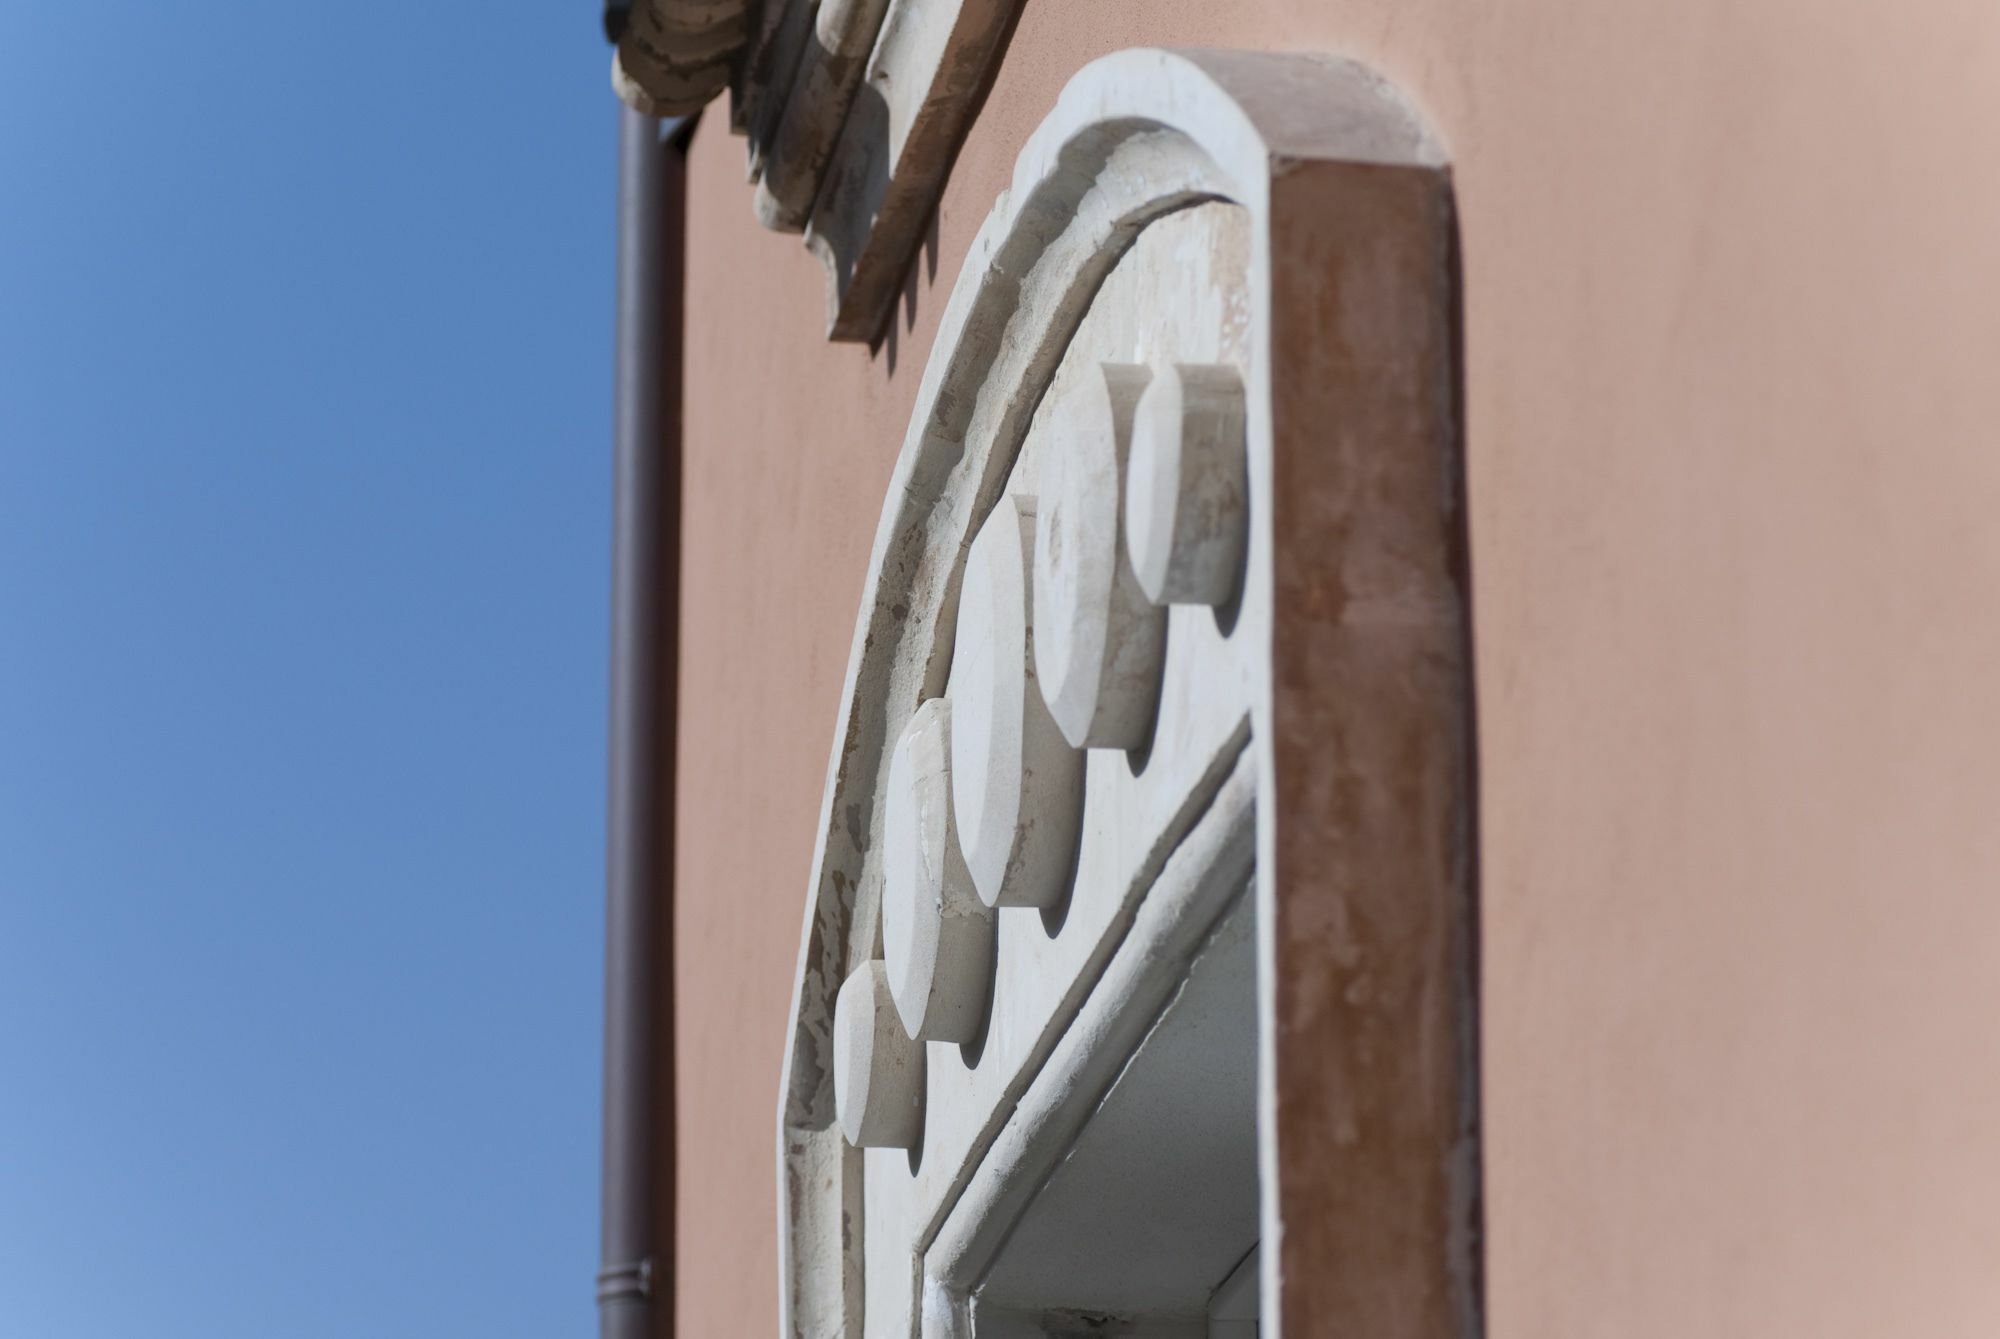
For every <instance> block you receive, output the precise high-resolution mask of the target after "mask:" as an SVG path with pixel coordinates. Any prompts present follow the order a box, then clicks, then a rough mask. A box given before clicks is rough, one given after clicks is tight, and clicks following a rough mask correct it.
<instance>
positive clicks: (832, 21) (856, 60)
mask: <svg viewBox="0 0 2000 1339" xmlns="http://www.w3.org/2000/svg"><path fill="white" fill-rule="evenodd" d="M1020 4H1021V0H820V2H819V3H813V2H812V0H769V3H767V4H764V5H761V6H759V7H758V10H757V21H756V23H755V24H754V25H753V24H752V22H751V15H750V4H749V0H637V3H635V4H634V5H633V8H632V14H631V18H630V20H629V21H628V24H627V27H626V30H625V33H624V34H623V36H622V37H621V38H620V40H619V44H618V52H617V55H616V57H615V58H614V60H613V62H612V85H613V87H614V88H616V89H617V91H618V95H619V97H621V98H623V99H624V100H625V101H626V102H627V103H629V104H630V105H631V106H633V107H635V108H637V109H638V110H640V111H643V112H646V113H648V114H650V115H654V116H686V115H691V114H692V113H694V112H696V111H699V110H700V109H701V108H702V106H703V105H705V104H706V103H707V102H708V101H709V100H710V99H711V98H713V97H714V96H715V95H716V94H718V93H720V92H721V91H722V90H723V89H724V88H731V89H732V90H733V98H732V101H733V104H734V105H733V107H732V109H731V113H730V125H731V126H732V127H733V128H734V129H736V130H737V131H739V132H741V133H743V134H745V135H747V136H748V138H749V140H750V164H751V175H752V176H753V178H755V180H756V183H757V185H756V197H755V204H754V209H755V213H756V216H757V219H758V221H759V222H761V223H762V224H763V225H764V226H765V227H767V228H773V229H777V230H779V231H782V232H800V231H803V232H805V233H806V235H807V236H806V240H807V244H808V245H809V246H810V247H811V248H812V250H813V252H814V254H815V255H817V256H819V258H820V259H821V261H822V262H823V263H824V264H825V266H826V274H827V333H828V335H829V337H831V338H833V339H840V340H856V341H866V340H872V339H874V338H876V337H877V336H878V335H880V334H881V332H882V329H883V326H884V324H885V322H886V320H887V317H888V313H889V309H890V307H891V305H892V303H893V302H894V299H895V295H896V291H897V290H898V288H900V287H901V285H902V282H903V279H904V276H905V275H906V274H907V273H908V271H909V268H910V265H911V262H912V261H913V260H914V259H915V258H916V254H917V247H918V244H919V242H920V240H921V233H922V229H923V225H924V221H925V220H926V219H927V218H929V217H930V215H931V211H932V210H933V209H934V208H935V207H936V204H937V196H938V192H939V191H940V190H942V189H943V185H944V178H945V174H946V172H947V171H948V169H949V167H950V164H951V159H952V155H953V154H954V153H955V152H956V151H957V149H958V145H959V142H960V140H961V139H962V138H963V137H964V134H965V129H966V127H967V125H968V124H969V123H970V121H971V118H972V114H973V111H974V109H975V105H976V103H977V99H978V92H979V89H980V87H981V85H982V83H983V82H984V80H985V78H986V75H987V71H988V69H989V68H990V66H991V64H992V62H993V61H994V60H995V59H996V58H997V56H998V54H999V50H1000V46H1001V42H1002V39H1003V38H1004V36H1005V34H1006V32H1007V28H1008V25H1009V24H1010V23H1011V22H1012V21H1013V18H1014V15H1015V13H1016V12H1017V11H1018V10H1019V8H1020Z"/></svg>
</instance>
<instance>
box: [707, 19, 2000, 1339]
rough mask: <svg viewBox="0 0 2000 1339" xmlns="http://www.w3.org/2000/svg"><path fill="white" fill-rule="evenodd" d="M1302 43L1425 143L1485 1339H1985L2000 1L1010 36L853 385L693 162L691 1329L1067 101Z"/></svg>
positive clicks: (1152, 25) (721, 1254)
mask: <svg viewBox="0 0 2000 1339" xmlns="http://www.w3.org/2000/svg"><path fill="white" fill-rule="evenodd" d="M1132 45H1217V46H1240V47H1263V48H1273V49H1295V50H1329V51H1339V52H1343V53H1347V54H1351V55H1355V56H1358V57H1360V58H1362V59H1365V60H1368V61H1370V62H1372V63H1373V64H1375V65H1376V66H1377V67H1378V68H1379V69H1381V70H1382V71H1383V72H1385V73H1386V74H1387V75H1389V76H1390V77H1391V78H1392V79H1394V80H1396V81H1398V82H1399V83H1400V84H1401V85H1402V86H1403V87H1404V88H1405V89H1407V90H1409V91H1410V92H1411V93H1412V94H1413V95H1414V96H1415V98H1416V99H1417V101H1418V102H1419V103H1420V104H1421V105H1422V106H1423V108H1424V110H1425V112H1426V114H1427V115H1429V116H1430V117H1431V118H1432V120H1433V122H1434V124H1435V125H1436V127H1437V128H1438V130H1439V132H1440V134H1441V135H1442V137H1443V138H1444V139H1445V141H1446V142H1447V143H1448V144H1449V146H1450V150H1451V154H1452V158H1453V162H1454V165H1455V171H1456V175H1457V182H1458V187H1459V204H1460V210H1461V223H1462V228H1463V240H1464V268H1465V321H1466V325H1465V350H1466V392H1467V432H1468V452H1469V458H1470V472H1471V490H1472V523H1473V528H1474V536H1473V553H1474V572H1475V581H1476V585H1477V599H1478V605H1477V639H1478V646H1477V673H1478V685H1479V693H1480V713H1481V718H1480V727H1481V784H1482V787H1483V805H1484V810H1483V812H1484V819H1483V822H1484V833H1483V836H1484V857H1483V879H1484V888H1483V896H1484V913H1485V925H1484V933H1485V946H1484V950H1485V951H1484V958H1483V973H1484V981H1483V990H1484V1044H1485V1058H1486V1089H1485V1113H1486V1130H1487V1144H1486V1151H1487V1187H1488V1195H1489V1201H1488V1228H1489V1248H1488V1249H1489V1255H1488V1262H1489V1280H1488V1283H1489V1305H1490V1322H1491V1323H1490V1332H1491V1334H1492V1335H1494V1336H1496V1337H1497V1339H1553V1337H1556V1336H1573V1337H1575V1339H1584V1337H1586V1336H1597V1335H1607V1334H1615V1335H1620V1336H1623V1337H1624V1339H1654V1337H1655V1336H1657V1337H1658V1339H1684V1337H1685V1336H1687V1335H1690V1334H1699V1335H1703V1336H1710V1337H1732V1336H1741V1337H1742V1339H1753V1337H1754V1339H1767V1337H1768V1336H1773V1335H1799V1336H1807V1335H1810V1336H1813V1337H1814V1339H1833V1337H1835V1336H1856V1337H1857V1339H1858V1337H1860V1336H1868V1337H1869V1339H1874V1337H1875V1336H1881V1335H1886V1334H1923V1335H1926V1336H1932V1337H1934V1339H1936V1337H1942V1336H1980V1339H1985V1336H1990V1335H1992V1334H1995V1333H2000V1266H1996V1262H2000V1215H1996V1213H1995V1212H1994V1209H1993V1206H1994V1204H1995V1203H1996V1202H2000V995H1996V991H2000V820H1996V818H1995V810H1996V801H2000V747H1996V744H2000V691H1996V684H2000V522H1996V516H2000V505H1996V504H2000V434H1996V430H1995V426H1994V425H1995V424H1996V423H2000V153H1995V152H1994V151H1993V149H1994V145H1993V136H1994V134H1995V133H1996V132H1995V127H2000V7H1995V6H1994V5H1992V4H1991V3H1990V0H1916V2H1915V3H1911V4H1906V5H1901V6H1883V5H1880V4H1876V3H1862V2H1860V0H1690V3H1685V4H1678V5H1658V4H1652V5H1641V4H1635V3H1609V4H1605V3H1584V2H1583V0H1524V3H1518V4H1511V5H1505V6H1502V5H1494V4H1490V3H1479V2H1475V0H1354V2H1353V3H1343V4H1312V3H1304V2H1303V0H1300V2H1298V3H1281V2H1280V0H1246V3H1242V4H1235V5H1217V4H1213V3H1209V2H1208V0H1091V3H1087V4H1079V3H1054V2H1053V0H1032V2H1031V3H1030V4H1029V5H1028V6H1027V9H1026V11H1025V13H1024V15H1023V17H1022V19H1021V22H1020V26H1019V28H1018V30H1017V32H1016V34H1015V36H1014V39H1013V42H1012V45H1011V47H1010V48H1009V50H1008V53H1007V57H1006V61H1005V65H1004V68H1003V69H1002V71H1001V72H1000V74H999V76H998V78H997V80H996V82H995V84H994V87H993V89H992V92H991V94H990V96H989V98H988V101H987V103H986V105H985V108H984V110H983V112H982V113H981V115H980V117H979V120H978V121H977V123H976V125H975V127H974V130H973V133H972V137H971V139H970V141H969V142H968V144H967V145H966V147H965V149H964V151H963V153H962V154H961V156H960V158H959V161H958V165H957V168H956V170H955V172H954V174H953V177H952V181H951V185H950V189H949V192H948V193H947V195H946V197H945V199H944V203H943V206H942V208H941V210H940V214H939V221H938V226H937V233H936V241H935V245H934V246H933V247H932V248H931V249H930V250H929V251H928V252H927V253H926V256H925V258H924V260H923V261H922V262H920V268H919V273H918V275H917V277H916V281H915V282H914V284H913V285H912V287H911V289H910V290H909V292H908V294H907V295H906V302H905V303H904V304H902V305H900V306H899V308H898V312H897V318H896V329H895V331H894V333H893V335H892V336H891V338H890V339H889V340H888V341H887V343H885V345H884V346H883V347H882V348H880V349H879V350H877V351H875V352H873V353H872V354H871V352H870V351H868V350H866V349H861V348H854V347H849V346H835V345H829V344H827V343H825V342H824V341H823V340H822V339H821V337H820V333H819V332H820V330H821V328H822V321H823V294H822V287H821V276H820V272H819V270H818V266H817V263H816V262H814V261H813V260H812V259H811V258H810V257H809V256H808V255H807V253H806V252H805V251H804V249H803V248H802V247H801V246H800V245H799V243H798V240H797V239H796V238H795V237H788V236H778V235H774V234H769V233H765V232H762V231H760V230H759V229H758V228H757V227H756V226H755V224H754V223H753V222H752V219H751V216H750V188H749V187H748V186H747V185H746V184H745V183H744V180H743V171H742V147H741V142H740V141H737V140H734V139H731V138H729V137H728V136H727V135H726V134H724V133H723V132H722V127H721V121H720V118H712V119H711V120H710V122H709V123H708V124H706V125H704V127H703V128H702V130H701V132H700V133H699V134H698V135H697V138H696V142H695V148H694V160H693V180H692V186H691V191H690V194H691V197H692V205H691V212H692V217H691V218H690V226H689V243H690V248H691V251H690V261H689V267H688V285H689V301H690V308H691V311H692V313H693V318H692V320H693V326H694V329H693V332H692V334H691V337H690V340H689V354H688V360H689V362H688V378H687V394H688V405H687V432H686V441H687V470H688V479H687V483H688V487H687V499H688V504H687V505H688V520H687V528H686V536H685V545H686V548H685V553H686V583H687V589H686V592H685V595H684V600H685V603H684V609H685V618H686V625H685V629H684V632H683V648H684V655H685V657H686V660H685V665H684V668H683V673H682V681H681V692H682V695H683V696H682V704H681V706H682V713H683V714H682V726H681V749H682V757H681V772H680V774H681V795H680V801H679V802H680V806H681V808H680V829H679V832H680V852H679V861H680V863H679V869H678V876H679V889H680V907H679V922H678V925H679V936H680V937H679V961H678V971H679V997H680V1008H681V1020H682V1028H681V1033H680V1039H679V1044H680V1060H679V1064H680V1071H679V1073H680V1084H681V1088H680V1091H681V1100H682V1112H681V1125H680V1136H679V1139H680V1166H681V1181H680V1193H681V1196H682V1204H681V1218H680V1222H681V1237H680V1247H679V1266H680V1271H679V1286H680V1293H679V1307H678V1310H679V1316H680V1320H681V1325H682V1329H681V1333H683V1334H685V1335H694V1336H710V1335H737V1334H748V1335H759V1334H769V1333H772V1332H773V1330H774V1328H775V1316H776V1286H775V1278H776V1247H775V1228H774V1220H775V1209H774V1201H775V1192H774V1189H773V1172H772V1160H773V1143H774V1133H773V1127H774V1112H775V1107H776V1100H777V1085H778V1072H779V1059H780V1054H781V1051H782V1048H783V1036H784V1026H785V1012H786V1007H787V1002H788V999H789V993H790V982H791V976H792V971H793V965H794V961H795V956H796V953H797V944H798V926H799V924H800V917H801V913H802V908H803V898H804V895H805V887H806V876H807V872H808V871H807V867H808V864H809V862H810V859H811V854H812V846H813V827H814V823H815V821H816V816H817V810H818V805H819V801H820V794H821V789H822V786H823V784H824V781H825V775H826V763H827V749H828V747H829V743H830V740H831V737H832V727H833V722H834V714H835V710H836V706H837V700H838V697H839V692H840V683H841V677H842V673H843V670H844V667H845V662H846V657H847V651H848V642H849V638H850V636H851V634H852V629H853V623H854V617H855V609H856V603H857V600H858V598H859V593H860V589H861V582H862V578H863V574H864V569H865V566H866V562H867V554H868V548H869V544H870V542H871V539H872V537H873V534H874V529H875V523H876V518H877V516H878V515H879V513H880V509H881V502H882V490H883V488H884V486H885V484H886V481H887V479H888V475H889V470H890V465H891V462H892V461H893V459H894V456H895V454H896V451H897V449H898V446H899V445H900V442H901V440H902V433H903V425H904V417H905V415H906V414H907V412H908V409H909V405H910V401H911V399H912V397H913V395H914V392H915V388H916V383H917V379H918V377H919V375H920V374H921V371H922V364H923V361H924V357H925V354H926V351H927V349H928V345H929V341H930V339H931V337H932V334H933V332H934V330H935V325H936V321H937V316H938V313H939V310H940V309H941V307H942V305H943V302H944V297H945V294H946V293H947V292H948V291H949V288H950V285H951V283H952V281H953V279H954V278H955V276H956V273H957V269H958V264H959V259H960V257H962V256H963V254H964V252H965V248H966V245H967V243H968V241H969V240H970V238H971V237H972V234H973V233H974V231H975V230H976V229H977V227H978V226H979V223H980V221H981V220H982V219H983V218H984V216H985V214H986V211H987V209H988V208H989V206H990V204H991V201H992V198H993V196H994V194H995V192H996V191H997V190H998V189H999V188H1000V187H1001V185H1002V184H1003V183H1004V181H1005V180H1006V177H1007V174H1008V172H1009V171H1010V170H1011V165H1012V162H1013V158H1014V154H1015V151H1016V149H1017V148H1018V146H1019V144H1020V142H1021V140H1022V139H1023V137H1024V136H1025V135H1026V133H1027V132H1028V131H1029V130H1030V129H1031V128H1032V127H1033V126H1034V124H1035V123H1036V122H1037V121H1038V120H1039V119H1040V118H1041V117H1042V115H1043V114H1044V112H1046V110H1047V109H1048V107H1049V106H1050V104H1051V102H1052V101H1053V99H1054V97H1055V94H1056V92H1057V90H1058V89H1059V88H1060V87H1061V85H1062V83H1063V81H1064V80H1065V79H1066V78H1067V77H1068V76H1069V74H1070V73H1071V72H1072V71H1074V70H1075V69H1076V67H1077V66H1079V65H1081V64H1082V63H1084V62H1085V61H1087V60H1089V59H1090V58H1091V57H1093V56H1095V55H1098V54H1100V53H1102V52H1104V51H1108V50H1112V49H1115V48H1118V47H1122V46H1132Z"/></svg>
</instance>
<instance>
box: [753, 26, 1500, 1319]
mask: <svg viewBox="0 0 2000 1339" xmlns="http://www.w3.org/2000/svg"><path fill="white" fill-rule="evenodd" d="M1454 229H1455V221H1454V216H1453V211H1452V196H1451V188H1450V179H1449V175H1448V172H1447V170H1446V168H1445V165H1444V161H1443V157H1442V155H1441V153H1440V151H1439V149H1438V147H1437V145H1436V144H1435V143H1434V142H1433V141H1432V140H1431V139H1430V138H1429V137H1428V136H1427V134H1426V133H1425V132H1424V130H1423V128H1422V126H1421V124H1420V123H1419V122H1418V120H1417V119H1416V118H1415V117H1414V116H1413V115H1412V113H1411V112H1410V111H1409V109H1408V108H1407V107H1406V106H1405V105H1404V104H1403V103H1402V102H1401V101H1400V100H1399V99H1398V98H1397V97H1396V95H1395V94H1394V92H1393V91H1392V90H1391V89H1390V88H1388V86H1386V85H1385V84H1384V83H1383V82H1382V81H1381V80H1380V79H1378V78H1376V77H1374V76H1373V75H1371V74H1370V73H1368V72H1367V71H1366V70H1364V69H1362V68H1361V67H1359V66H1356V65H1354V64H1352V63H1348V62H1341V61H1334V60H1325V59H1318V58H1312V57H1304V56H1293V55H1285V56H1279V55H1255V54H1246V53H1230V52H1181V53H1173V52H1162V51H1130V52H1124V53H1120V54H1118V55H1115V56H1111V57H1107V58H1105V59H1103V60H1100V61H1098V62H1095V63H1094V64H1092V65H1090V66H1089V67H1087V68H1086V69H1084V70H1083V71H1082V72H1081V73H1079V74H1078V75H1077V76H1076V78H1075V79H1074V80H1073V81H1072V82H1071V84H1070V85H1069V87H1068V88H1067V89H1066V90H1065V91H1064V93H1063V95H1062V97H1061V99H1060V101H1059V102H1058V104H1057V106H1056V108H1055V110H1054V112H1053V113H1052V114H1051V116H1050V117H1049V119H1048V120H1047V121H1046V122H1045V123H1044V125H1043V126H1042V127H1041V129H1040V130H1039V131H1037V132H1036V134H1035V135H1034V136H1033V137H1032V138H1031V139H1030V141H1029V142H1028V144H1027V145H1026V146H1025V148H1024V149H1023V151H1022V155H1021V158H1020V162H1019V165H1018V166H1017V168H1016V171H1015V176H1014V181H1013V184H1012V186H1011V188H1010V189H1009V190H1008V191H1007V192H1006V193H1005V194H1004V195H1003V196H1002V198H1001V200H1000V201H999V203H998V204H997V205H996V207H995V209H994V212H993V215H992V217H991V218H990V219H989V220H988V221H987V224H986V226H985V228H984V229H983V230H982V232H981V233H980V235H979V238H978V239H977V241H976V242H975V244H974V246H973V248H972V252H971V254H970V256H969V257H968V259H967V261H966V266H965V270H964V272H963V273H962V274H961V276H960V279H959V282H958V285H957V287H956V289H955V290H954V292H953V295H952V298H951V301H950V304H949V306H948V307H947V309H946V312H945V314H944V317H943V322H942V326H941V329H940V333H939V335H938V339H937V343H936V345H935V348H934V352H933V355H932V358H931V362H930V364H929V366H928V367H927V368H926V370H925V374H924V379H923V383H922V385H921V388H920V390H919V393H918V399H917V408H916V411H915V415H914V418H913V420H912V422H911V425H910V430H909V436H908V438H907V439H906V441H905V444H904V448H903V453H902V456H901V458H900V460H899V462H898V465H897V470H896V475H895V478H894V481H893V483H892V485H891V488H890V491H889V501H888V504H887V507H886V510H885V512H884V515H883V518H882V523H881V528H880V531H879V532H878V535H877V540H876V545H875V550H874V555H873V559H872V561H871V569H870V574H869V585H868V593H867V596H866V599H865V604H864V608H863V612H862V616H861V619H860V624H859V626H858V628H857V629H856V636H855V644H854V652H853V656H852V658H851V660H850V662H849V667H848V675H847V684H846V691H845V695H844V703H843V708H842V717H841V721H840V726H839V730H838V738H837V740H836V744H835V748H834V753H833V759H832V763H831V767H830V770H829V775H828V783H827V793H826V801H825V808H824V811H823V817H822V826H821V830H820V834H819V841H818V847H817V850H816V854H815V860H814V872H813V882H812V889H811V896H810V898H809V900H808V906H807V914H806V923H805V931H804V941H803V944H802V946H801V953H800V961H799V976H798V981H797V986H796V991H795V996H794V1000H793V1011H792V1017H793V1031H792V1033H791V1037H790V1041H789V1046H788V1055H787V1071H786V1078H785V1086H784V1093H783V1098H782V1101H781V1109H780V1116H779V1124H780V1140H779V1144H780V1146H779V1157H780V1162H781V1172H782V1174H781V1177H780V1185H781V1198H782V1201H783V1203H782V1221H781V1257H782V1259H781V1269H782V1274H783V1279H782V1285H783V1289H784V1293H783V1298H784V1300H783V1333H784V1334H786V1335H787V1336H797V1337H800V1339H803V1337H804V1336H815V1337H817V1336H832V1335H855V1336H867V1337H868V1339H917V1336H923V1339H996V1337H997V1339H1008V1337H1009V1336H1027V1335H1056V1334H1072V1333H1075V1334H1081V1333H1091V1334H1097V1333H1106V1334H1109V1333H1134V1334H1158V1335H1204V1336H1210V1337H1211V1339H1213V1337H1214V1336H1221V1335H1229V1336H1235V1335H1243V1334H1249V1333H1265V1334H1282V1335H1286V1336H1292V1337H1293V1339H1296V1337H1297V1336H1318V1335H1327V1336H1335V1335H1339V1336H1352V1335H1368V1336H1371V1339H1447V1337H1449V1339H1463V1337H1464V1336H1467V1335H1473V1334H1476V1333H1477V1332H1478V1331H1479V1329H1480V1327H1481V1323H1482V1320H1481V1302H1480V1290H1479V1271H1478V1262H1479V1233H1480V1209H1479V1176H1480V1172H1479V1156H1478V1094H1477V1063H1476V1057H1477V1028H1476V997H1475V988H1474V980H1475V973H1474V953H1475V942H1474V928H1473V927H1474V882H1475V863H1474V862H1475V857H1476V852H1475V846H1474V841H1475V822H1474V817H1475V811H1474V790H1473V771H1472V748H1473V722H1472V698H1471V687H1470V675H1471V664H1470V650H1469V640H1470V624H1469V611H1468V595H1467V590H1466V577H1465V572H1464V570H1463V553H1464V547H1463V532H1464V516H1463V491H1462V466H1461V458H1460V452H1459V440H1458V410H1457V382H1456V375H1455V370H1454V366H1455V365H1454V359H1455V348H1454V340H1455V322H1456V302H1455V293H1454V287H1453V285H1454V281H1455V280H1454V276H1455V265H1456V247H1455V231H1454Z"/></svg>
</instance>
